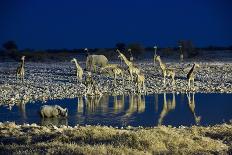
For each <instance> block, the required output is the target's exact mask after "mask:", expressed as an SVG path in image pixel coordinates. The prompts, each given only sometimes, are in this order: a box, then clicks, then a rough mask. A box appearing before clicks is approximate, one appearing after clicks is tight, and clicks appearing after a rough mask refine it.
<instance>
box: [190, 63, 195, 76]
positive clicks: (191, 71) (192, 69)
mask: <svg viewBox="0 0 232 155" xmlns="http://www.w3.org/2000/svg"><path fill="white" fill-rule="evenodd" d="M194 68H195V64H193V67H192V68H191V70H190V74H192V73H193V71H194Z"/></svg>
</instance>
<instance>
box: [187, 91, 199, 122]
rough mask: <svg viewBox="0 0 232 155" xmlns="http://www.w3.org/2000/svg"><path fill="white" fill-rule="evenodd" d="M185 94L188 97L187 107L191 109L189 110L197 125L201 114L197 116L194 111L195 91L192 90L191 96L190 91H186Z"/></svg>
mask: <svg viewBox="0 0 232 155" xmlns="http://www.w3.org/2000/svg"><path fill="white" fill-rule="evenodd" d="M186 94H187V98H188V106H189V109H190V110H191V112H192V114H193V117H194V120H195V123H196V125H199V124H200V121H201V116H197V115H196V112H195V93H194V92H193V93H192V98H191V93H190V92H189V93H186Z"/></svg>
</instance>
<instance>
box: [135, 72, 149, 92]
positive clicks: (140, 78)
mask: <svg viewBox="0 0 232 155" xmlns="http://www.w3.org/2000/svg"><path fill="white" fill-rule="evenodd" d="M135 78H136V79H135V83H136V85H137V89H138V93H141V92H142V90H141V87H143V91H145V92H146V88H145V76H144V74H143V73H139V74H136V77H135Z"/></svg>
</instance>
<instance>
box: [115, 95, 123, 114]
mask: <svg viewBox="0 0 232 155" xmlns="http://www.w3.org/2000/svg"><path fill="white" fill-rule="evenodd" d="M124 105H125V97H124V95H121V96H114V112H115V113H119V112H122V111H123V110H124Z"/></svg>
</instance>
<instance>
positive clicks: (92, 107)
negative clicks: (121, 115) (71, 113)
mask: <svg viewBox="0 0 232 155" xmlns="http://www.w3.org/2000/svg"><path fill="white" fill-rule="evenodd" d="M100 100H101V96H86V97H85V101H86V109H85V112H86V113H87V114H88V113H94V112H95V111H96V110H97V108H98V107H99V106H101V104H100ZM83 108H84V106H83ZM105 108H107V107H102V109H103V110H104V109H105Z"/></svg>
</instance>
